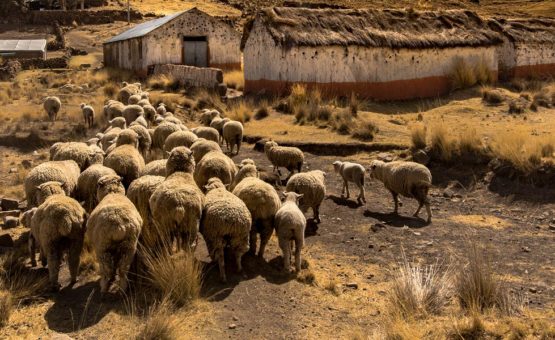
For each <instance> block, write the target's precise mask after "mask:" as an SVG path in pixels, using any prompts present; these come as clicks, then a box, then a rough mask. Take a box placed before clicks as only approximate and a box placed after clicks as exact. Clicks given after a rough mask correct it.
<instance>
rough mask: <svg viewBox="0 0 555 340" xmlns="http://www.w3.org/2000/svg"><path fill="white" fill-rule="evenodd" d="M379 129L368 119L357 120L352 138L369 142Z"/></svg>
mask: <svg viewBox="0 0 555 340" xmlns="http://www.w3.org/2000/svg"><path fill="white" fill-rule="evenodd" d="M378 131H379V129H378V127H377V126H376V124H374V123H373V122H370V121H364V122H359V123H358V124H357V126H356V127H355V129H354V130H353V134H352V136H353V138H356V139H359V140H361V141H364V142H371V141H373V140H374V135H375V134H376V133H377V132H378Z"/></svg>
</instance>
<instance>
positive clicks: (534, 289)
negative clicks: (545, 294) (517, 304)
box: [528, 287, 538, 294]
mask: <svg viewBox="0 0 555 340" xmlns="http://www.w3.org/2000/svg"><path fill="white" fill-rule="evenodd" d="M528 291H530V293H532V294H536V293H537V292H538V290H537V289H536V288H534V287H530V288H529V289H528Z"/></svg>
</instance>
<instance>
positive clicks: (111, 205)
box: [87, 176, 143, 294]
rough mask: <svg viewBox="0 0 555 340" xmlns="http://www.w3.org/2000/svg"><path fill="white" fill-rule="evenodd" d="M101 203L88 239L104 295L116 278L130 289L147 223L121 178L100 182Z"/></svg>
mask: <svg viewBox="0 0 555 340" xmlns="http://www.w3.org/2000/svg"><path fill="white" fill-rule="evenodd" d="M97 199H98V201H99V202H100V203H98V205H97V206H96V208H94V210H93V211H92V212H91V215H90V217H89V220H88V222H87V239H88V240H89V241H90V242H91V245H92V247H93V249H94V252H95V254H96V258H97V260H98V264H99V269H100V270H99V271H100V292H101V293H102V294H103V293H106V292H107V291H108V289H109V288H110V285H111V283H112V282H113V280H114V278H115V275H116V268H117V271H118V276H119V284H118V285H119V288H120V290H121V291H125V290H126V289H127V273H128V272H129V267H130V266H131V262H132V261H133V258H134V257H135V253H136V251H137V242H138V240H139V235H140V233H141V226H142V225H143V220H142V218H141V215H140V214H139V212H138V211H137V208H135V206H134V205H133V203H132V202H131V201H130V200H129V199H128V198H127V197H126V196H125V189H124V187H123V185H122V184H121V182H120V178H119V177H118V176H103V177H101V178H100V179H99V180H98V191H97Z"/></svg>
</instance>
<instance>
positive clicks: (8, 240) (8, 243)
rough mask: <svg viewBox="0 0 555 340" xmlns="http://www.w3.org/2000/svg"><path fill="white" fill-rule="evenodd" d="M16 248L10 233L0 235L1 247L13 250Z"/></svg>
mask: <svg viewBox="0 0 555 340" xmlns="http://www.w3.org/2000/svg"><path fill="white" fill-rule="evenodd" d="M13 246H14V242H13V239H12V236H11V235H10V234H9V233H8V232H2V233H0V247H6V248H11V247H13Z"/></svg>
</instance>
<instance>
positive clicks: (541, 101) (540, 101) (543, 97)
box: [533, 91, 551, 108]
mask: <svg viewBox="0 0 555 340" xmlns="http://www.w3.org/2000/svg"><path fill="white" fill-rule="evenodd" d="M533 103H534V104H535V105H536V106H542V107H547V108H549V107H550V106H551V98H549V93H548V92H547V91H542V92H538V93H536V94H535V95H534V100H533Z"/></svg>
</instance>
